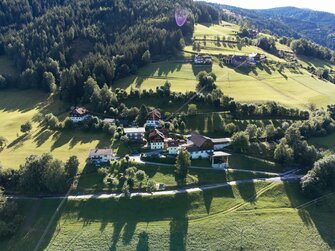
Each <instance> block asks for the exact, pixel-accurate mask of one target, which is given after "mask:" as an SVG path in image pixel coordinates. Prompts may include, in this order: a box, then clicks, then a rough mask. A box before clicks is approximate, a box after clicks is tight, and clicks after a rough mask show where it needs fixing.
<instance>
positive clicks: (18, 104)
mask: <svg viewBox="0 0 335 251" xmlns="http://www.w3.org/2000/svg"><path fill="white" fill-rule="evenodd" d="M67 109H69V105H66V104H63V103H61V102H59V101H54V100H53V99H52V98H48V97H47V95H46V94H44V93H41V92H37V91H36V90H31V91H18V90H11V91H1V92H0V135H1V136H4V137H5V138H7V140H8V145H7V148H5V149H4V150H3V151H2V152H0V161H1V163H2V164H3V165H4V166H5V167H8V168H9V167H10V168H19V165H20V164H23V163H24V161H25V158H26V157H28V156H29V155H31V154H36V155H41V154H43V153H47V152H51V153H52V154H53V155H54V156H55V157H56V158H59V159H61V160H63V161H65V160H67V159H68V158H69V156H71V155H77V156H78V158H79V160H80V162H81V167H83V166H84V164H85V160H86V158H87V155H88V151H89V150H90V149H94V148H96V147H97V146H101V147H106V146H109V145H110V144H111V142H110V139H109V138H108V137H106V136H105V134H92V133H89V134H88V133H83V132H80V131H68V132H67V131H65V132H63V133H59V132H54V131H50V130H45V129H42V128H40V127H39V126H38V124H37V123H33V130H32V131H31V133H30V134H29V135H27V136H25V135H23V134H22V133H21V132H20V126H21V125H22V124H23V123H25V122H27V121H33V120H34V119H33V118H34V116H35V115H36V114H38V113H40V112H42V113H47V112H53V113H54V114H57V115H59V117H60V118H61V119H63V118H64V117H65V116H66V115H67V112H66V111H67Z"/></svg>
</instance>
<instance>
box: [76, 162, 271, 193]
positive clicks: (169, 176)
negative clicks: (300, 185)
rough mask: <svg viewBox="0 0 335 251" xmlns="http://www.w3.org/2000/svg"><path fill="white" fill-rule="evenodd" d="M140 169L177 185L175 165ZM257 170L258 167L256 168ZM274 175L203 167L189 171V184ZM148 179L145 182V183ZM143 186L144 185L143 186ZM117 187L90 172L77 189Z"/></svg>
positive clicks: (110, 189)
mask: <svg viewBox="0 0 335 251" xmlns="http://www.w3.org/2000/svg"><path fill="white" fill-rule="evenodd" d="M134 166H136V167H137V168H138V169H141V170H144V171H145V172H146V174H147V175H148V178H149V179H152V180H154V181H155V182H156V183H163V184H165V185H166V186H167V188H172V187H176V186H177V183H176V181H175V177H174V167H173V166H171V167H163V166H162V167H160V166H156V165H139V164H134ZM255 170H256V169H255ZM269 177H274V176H271V175H263V174H258V173H245V172H240V171H221V170H213V169H212V168H209V169H208V170H202V169H191V170H190V171H189V178H188V179H187V184H188V185H207V184H215V183H225V182H227V181H235V180H246V179H255V178H269ZM145 183H146V181H144V182H143V184H145ZM142 187H143V186H142ZM134 188H135V189H138V188H139V183H138V182H136V183H135V186H134ZM117 191H118V190H117V188H114V187H111V186H110V185H109V184H108V183H107V182H106V179H104V178H103V176H101V175H99V174H98V173H90V174H85V175H82V176H81V178H80V180H79V183H78V187H77V190H76V191H74V192H73V193H74V194H77V193H78V192H79V193H80V194H90V193H100V192H117Z"/></svg>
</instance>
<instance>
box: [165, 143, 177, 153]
mask: <svg viewBox="0 0 335 251" xmlns="http://www.w3.org/2000/svg"><path fill="white" fill-rule="evenodd" d="M178 149H179V141H178V140H170V141H168V143H167V151H168V153H169V154H170V155H177V154H178Z"/></svg>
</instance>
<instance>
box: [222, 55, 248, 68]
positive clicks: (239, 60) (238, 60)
mask: <svg viewBox="0 0 335 251" xmlns="http://www.w3.org/2000/svg"><path fill="white" fill-rule="evenodd" d="M223 61H224V63H225V64H227V65H232V66H234V67H242V66H246V65H249V57H248V56H236V55H234V56H226V57H224V58H223Z"/></svg>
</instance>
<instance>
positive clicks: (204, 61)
mask: <svg viewBox="0 0 335 251" xmlns="http://www.w3.org/2000/svg"><path fill="white" fill-rule="evenodd" d="M193 64H194V65H211V64H212V57H211V56H202V55H196V56H194V60H193Z"/></svg>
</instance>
